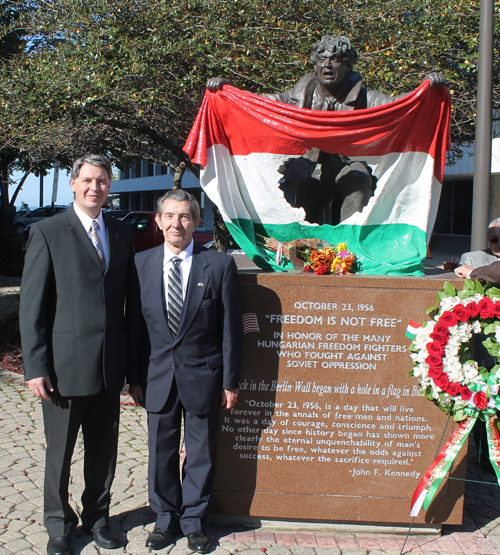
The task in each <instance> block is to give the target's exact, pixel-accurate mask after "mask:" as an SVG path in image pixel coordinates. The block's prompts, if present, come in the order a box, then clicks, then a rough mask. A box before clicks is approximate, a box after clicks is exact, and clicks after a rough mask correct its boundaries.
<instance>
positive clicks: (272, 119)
mask: <svg viewBox="0 0 500 555" xmlns="http://www.w3.org/2000/svg"><path fill="white" fill-rule="evenodd" d="M450 104H451V102H450V96H449V94H448V92H447V91H446V89H445V88H444V87H432V88H431V87H430V86H429V81H424V83H422V84H421V85H420V86H419V87H418V88H417V89H416V90H415V91H413V92H411V93H409V94H408V95H406V96H405V97H403V98H401V99H399V100H396V101H395V102H392V103H389V104H385V105H383V106H379V107H376V108H369V109H366V110H356V111H349V112H347V111H345V112H320V111H315V110H307V109H303V108H297V107H295V106H291V105H288V104H283V103H281V102H277V101H275V100H270V99H268V98H266V97H263V96H260V95H257V94H253V93H249V92H245V91H241V90H239V89H237V88H235V87H232V86H229V85H224V87H223V88H222V90H220V91H217V92H215V93H212V92H210V91H208V90H207V91H206V93H205V97H204V99H203V103H202V106H201V108H200V111H199V113H198V115H197V117H196V120H195V123H194V125H193V128H192V129H191V133H190V134H189V137H188V140H187V142H186V145H185V146H184V150H185V151H186V152H187V154H188V155H189V156H190V158H191V161H192V162H194V163H196V164H199V165H200V166H202V170H201V174H200V182H201V186H202V187H203V190H204V191H205V193H206V194H207V195H208V196H209V198H210V199H211V200H212V201H213V202H214V203H215V204H216V205H217V207H218V208H219V210H220V212H221V214H222V217H223V218H224V221H225V223H226V225H227V227H228V229H229V231H230V233H231V235H232V236H233V237H234V239H235V240H236V241H237V243H238V244H239V245H240V247H241V248H242V249H243V250H244V251H245V252H246V253H247V255H248V256H249V257H250V258H251V259H252V260H253V261H254V262H255V263H256V264H257V265H258V266H260V267H261V268H264V269H272V270H275V271H280V270H286V269H288V268H291V264H290V263H288V262H285V263H281V264H280V263H279V262H278V261H277V260H276V254H275V253H273V252H270V251H268V250H266V249H265V246H264V242H263V238H266V237H269V238H271V237H272V238H274V239H276V240H277V241H278V242H282V243H283V242H286V241H293V240H295V239H311V238H314V239H322V240H324V241H327V242H329V243H331V244H338V243H340V242H345V243H346V244H347V248H348V250H349V251H352V252H354V254H355V255H356V258H357V260H358V262H359V264H360V269H361V271H362V272H363V273H367V274H406V275H421V270H422V268H423V264H424V259H425V257H426V254H427V243H428V240H429V238H430V233H431V231H432V227H433V225H434V221H435V218H436V212H437V207H438V203H439V196H440V192H441V185H442V180H443V172H444V165H445V156H446V150H447V149H448V148H449V146H450V136H449V121H450ZM312 148H319V149H320V150H321V151H323V152H326V153H331V154H340V155H341V156H345V157H348V158H349V159H350V160H352V161H358V160H359V161H363V162H365V163H366V164H368V165H369V166H370V168H371V170H372V173H373V175H374V176H375V177H376V179H377V182H376V188H375V191H374V194H373V196H372V197H371V198H370V200H369V202H368V204H367V205H366V206H365V207H364V208H363V210H362V211H361V212H356V213H355V214H353V215H352V216H350V217H349V218H348V219H346V220H344V221H343V222H341V223H340V224H339V225H336V226H332V225H317V224H311V223H309V222H307V221H306V219H305V211H304V209H302V208H294V207H293V206H291V204H289V203H288V202H287V200H286V198H285V195H284V192H283V190H282V189H281V188H280V181H282V180H283V170H282V168H283V167H284V166H283V165H284V163H285V162H287V161H290V159H292V158H299V157H302V156H304V155H305V153H306V152H307V151H308V150H310V149H312ZM279 169H281V173H280V171H278V170H279Z"/></svg>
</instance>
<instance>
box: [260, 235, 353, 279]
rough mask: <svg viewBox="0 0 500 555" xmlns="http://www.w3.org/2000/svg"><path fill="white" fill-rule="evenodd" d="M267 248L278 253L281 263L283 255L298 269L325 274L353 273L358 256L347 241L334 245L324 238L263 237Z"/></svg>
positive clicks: (277, 257) (277, 258) (278, 259)
mask: <svg viewBox="0 0 500 555" xmlns="http://www.w3.org/2000/svg"><path fill="white" fill-rule="evenodd" d="M262 239H263V244H264V247H265V248H266V249H267V250H270V251H272V252H275V253H276V262H277V263H278V264H281V262H282V258H283V256H284V257H285V258H287V259H288V260H290V262H291V263H292V266H293V267H294V268H295V269H296V270H301V271H303V272H314V273H315V274H316V275H323V274H333V275H342V274H352V273H354V271H355V262H356V257H355V255H354V253H352V252H349V251H348V250H347V245H346V244H345V243H339V244H338V245H336V246H335V245H332V244H331V243H328V242H327V241H323V240H322V239H295V240H294V241H286V242H284V243H280V242H279V241H277V240H276V239H273V238H272V237H263V238H262Z"/></svg>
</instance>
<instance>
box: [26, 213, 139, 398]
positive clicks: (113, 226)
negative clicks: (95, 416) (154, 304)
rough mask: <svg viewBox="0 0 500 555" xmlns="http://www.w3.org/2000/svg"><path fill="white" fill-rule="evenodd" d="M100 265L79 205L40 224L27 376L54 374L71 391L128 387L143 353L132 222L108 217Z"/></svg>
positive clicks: (29, 265) (34, 238)
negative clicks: (128, 376) (104, 258)
mask: <svg viewBox="0 0 500 555" xmlns="http://www.w3.org/2000/svg"><path fill="white" fill-rule="evenodd" d="M104 220H105V225H106V236H107V242H108V252H109V260H108V265H107V268H106V271H104V270H103V269H102V266H101V263H100V261H99V257H98V256H97V252H96V250H95V248H94V246H93V245H92V242H91V241H90V239H89V237H88V235H87V233H86V232H85V230H84V228H83V226H82V224H81V221H80V220H79V218H78V216H77V215H76V213H75V211H74V209H73V207H71V208H69V209H68V210H67V211H66V212H62V213H61V214H58V215H56V216H53V217H52V218H47V219H46V220H43V221H41V222H39V223H37V224H34V225H33V226H32V228H31V230H30V237H29V242H28V250H27V253H26V260H25V265H24V271H23V277H22V283H21V306H20V328H21V337H22V349H23V358H24V363H25V376H26V379H27V380H30V379H32V378H37V377H41V376H45V375H49V376H50V378H51V381H52V384H53V385H54V386H55V388H56V389H57V390H58V391H59V393H60V394H61V395H63V396H65V397H72V396H81V395H93V394H96V393H98V392H99V390H100V389H101V387H102V385H103V384H104V385H105V387H106V389H107V390H108V391H109V392H111V393H119V392H120V391H121V389H122V388H123V385H124V381H125V375H126V373H127V372H128V370H133V369H134V366H135V367H136V366H137V364H138V359H139V342H138V335H139V330H140V301H139V284H138V279H137V273H136V269H135V265H134V247H133V230H132V228H131V227H130V226H129V225H127V224H125V223H123V222H120V221H119V220H116V219H115V218H112V217H106V215H104Z"/></svg>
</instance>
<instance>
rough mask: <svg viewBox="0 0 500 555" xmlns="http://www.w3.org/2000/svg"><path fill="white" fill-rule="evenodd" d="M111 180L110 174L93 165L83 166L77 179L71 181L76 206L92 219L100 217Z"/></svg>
mask: <svg viewBox="0 0 500 555" xmlns="http://www.w3.org/2000/svg"><path fill="white" fill-rule="evenodd" d="M110 186H111V180H110V179H109V176H108V172H107V171H106V170H105V169H104V168H102V167H100V166H93V165H92V164H83V166H82V167H81V168H80V173H79V174H78V177H77V178H76V179H71V190H72V191H73V193H75V204H76V205H77V206H78V208H80V210H82V211H83V212H85V214H87V215H88V216H90V217H91V218H95V217H96V216H98V215H99V212H100V210H101V208H102V206H103V204H104V203H105V202H106V199H107V198H108V194H109V188H110Z"/></svg>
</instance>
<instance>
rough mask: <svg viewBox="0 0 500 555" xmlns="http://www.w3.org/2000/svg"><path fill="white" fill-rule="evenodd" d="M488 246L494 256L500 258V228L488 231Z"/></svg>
mask: <svg viewBox="0 0 500 555" xmlns="http://www.w3.org/2000/svg"><path fill="white" fill-rule="evenodd" d="M488 245H489V246H490V249H491V250H492V251H493V253H494V254H496V255H497V256H500V227H490V228H489V229H488Z"/></svg>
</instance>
